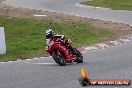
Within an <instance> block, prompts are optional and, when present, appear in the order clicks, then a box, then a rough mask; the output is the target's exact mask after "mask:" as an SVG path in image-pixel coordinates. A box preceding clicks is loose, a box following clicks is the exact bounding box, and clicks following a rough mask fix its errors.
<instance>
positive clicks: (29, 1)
mask: <svg viewBox="0 0 132 88" xmlns="http://www.w3.org/2000/svg"><path fill="white" fill-rule="evenodd" d="M83 1H86V0H7V1H6V2H4V3H6V4H9V5H13V6H17V7H23V8H31V9H39V10H47V11H53V12H61V13H65V14H72V15H79V16H82V17H88V18H95V19H101V20H106V21H115V22H120V23H125V24H129V25H132V12H131V11H123V10H122V11H121V10H116V11H115V10H110V9H101V8H85V7H79V6H78V5H76V3H80V2H83Z"/></svg>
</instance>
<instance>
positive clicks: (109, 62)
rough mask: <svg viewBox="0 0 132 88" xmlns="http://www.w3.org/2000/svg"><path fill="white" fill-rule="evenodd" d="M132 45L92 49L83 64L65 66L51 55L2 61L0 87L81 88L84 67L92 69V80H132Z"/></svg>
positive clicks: (90, 71)
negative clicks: (79, 79)
mask: <svg viewBox="0 0 132 88" xmlns="http://www.w3.org/2000/svg"><path fill="white" fill-rule="evenodd" d="M131 46H132V42H130V43H129V44H124V45H121V46H117V47H112V48H107V49H100V50H96V51H89V52H87V53H84V54H83V55H84V63H83V64H68V65H67V66H65V67H61V66H58V65H57V64H55V63H54V61H53V60H52V58H41V59H38V60H29V61H28V60H27V61H19V62H12V63H9V62H8V63H3V64H2V63H1V64H0V88H80V87H81V86H80V84H79V82H78V77H80V76H81V68H82V67H84V68H85V70H87V71H88V72H89V77H90V78H91V79H132V48H131ZM131 87H132V86H131ZM131 87H112V88H131ZM90 88H98V87H90ZM99 88H111V87H99Z"/></svg>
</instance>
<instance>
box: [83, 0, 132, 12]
mask: <svg viewBox="0 0 132 88" xmlns="http://www.w3.org/2000/svg"><path fill="white" fill-rule="evenodd" d="M83 4H84V5H89V6H96V7H106V8H112V9H116V10H117V9H118V10H132V0H92V1H87V2H83Z"/></svg>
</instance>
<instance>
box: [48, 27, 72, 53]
mask: <svg viewBox="0 0 132 88" xmlns="http://www.w3.org/2000/svg"><path fill="white" fill-rule="evenodd" d="M54 36H61V38H60V39H59V40H60V41H61V40H65V36H64V35H58V34H56V33H54V32H53V30H52V29H48V30H46V44H47V47H46V49H48V47H49V46H50V42H51V39H52V38H53V37H54ZM69 50H70V52H71V53H73V54H74V50H73V48H72V46H69Z"/></svg>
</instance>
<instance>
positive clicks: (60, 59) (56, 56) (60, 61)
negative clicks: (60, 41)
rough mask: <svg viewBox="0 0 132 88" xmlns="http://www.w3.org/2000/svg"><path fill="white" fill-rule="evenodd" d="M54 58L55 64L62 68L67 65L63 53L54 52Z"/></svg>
mask: <svg viewBox="0 0 132 88" xmlns="http://www.w3.org/2000/svg"><path fill="white" fill-rule="evenodd" d="M52 57H53V59H54V60H55V62H56V63H58V64H59V65H60V66H65V65H66V59H65V54H64V53H63V52H60V51H59V50H54V52H53V53H52Z"/></svg>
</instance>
